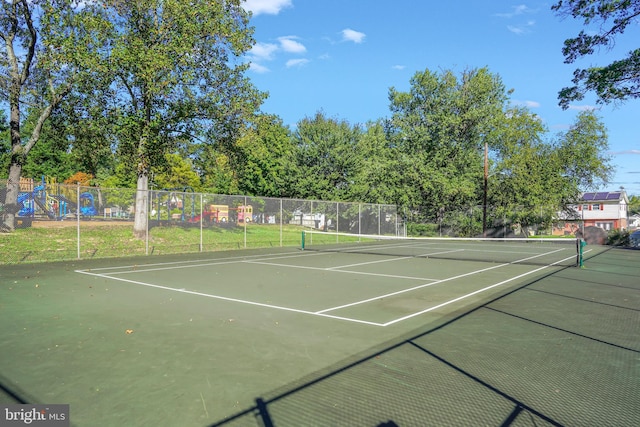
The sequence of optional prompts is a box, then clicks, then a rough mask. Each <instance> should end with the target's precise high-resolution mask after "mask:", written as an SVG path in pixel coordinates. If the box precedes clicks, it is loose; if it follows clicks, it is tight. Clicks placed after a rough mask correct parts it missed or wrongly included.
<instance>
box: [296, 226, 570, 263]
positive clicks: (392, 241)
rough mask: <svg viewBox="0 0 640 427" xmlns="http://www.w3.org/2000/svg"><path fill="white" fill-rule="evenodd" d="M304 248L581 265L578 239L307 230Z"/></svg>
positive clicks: (310, 249) (303, 240)
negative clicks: (409, 235) (408, 235)
mask: <svg viewBox="0 0 640 427" xmlns="http://www.w3.org/2000/svg"><path fill="white" fill-rule="evenodd" d="M301 249H302V250H306V251H323V252H341V253H355V254H373V255H383V256H399V257H407V258H434V259H449V260H462V261H477V262H491V263H499V264H530V265H557V266H578V265H581V244H580V240H579V239H575V238H514V237H512V238H464V237H396V236H376V235H362V234H347V233H325V232H319V231H304V232H303V234H302V245H301Z"/></svg>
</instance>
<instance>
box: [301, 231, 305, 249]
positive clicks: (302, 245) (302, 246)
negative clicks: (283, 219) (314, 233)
mask: <svg viewBox="0 0 640 427" xmlns="http://www.w3.org/2000/svg"><path fill="white" fill-rule="evenodd" d="M304 240H305V231H304V230H302V244H301V246H300V249H302V250H303V251H304Z"/></svg>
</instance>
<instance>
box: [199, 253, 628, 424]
mask: <svg viewBox="0 0 640 427" xmlns="http://www.w3.org/2000/svg"><path fill="white" fill-rule="evenodd" d="M639 277H640V251H632V250H619V249H612V250H609V251H606V252H602V253H600V254H598V255H595V256H594V257H592V258H590V259H587V260H586V263H585V267H584V268H582V269H579V268H565V269H562V270H559V271H556V272H553V273H551V274H548V275H547V276H545V277H542V278H538V279H536V280H535V281H531V282H529V283H527V284H525V285H523V286H520V287H518V288H517V289H512V290H510V291H509V292H505V293H503V294H501V295H499V296H498V297H496V298H493V299H492V300H491V301H488V302H484V303H482V304H481V305H479V306H477V307H475V308H473V309H471V310H469V311H467V312H465V313H463V314H458V315H455V317H450V318H447V319H443V320H442V321H441V322H440V323H438V324H435V325H434V324H431V325H430V326H429V329H428V330H422V331H414V332H412V333H410V334H407V335H405V336H404V337H402V338H399V339H398V340H394V341H393V342H388V343H387V344H385V345H383V346H380V347H377V348H375V349H373V350H371V351H369V352H368V354H366V355H364V356H363V355H362V354H361V355H359V356H357V357H354V358H352V359H350V360H347V361H345V362H343V363H341V364H340V366H334V367H333V368H329V369H327V370H324V371H321V372H316V373H315V374H313V375H310V376H307V377H304V378H302V379H300V380H299V381H296V382H295V383H292V384H289V385H287V386H286V387H283V388H280V389H277V390H274V391H273V392H272V393H269V394H268V395H265V396H262V397H260V398H258V399H256V404H255V406H253V407H251V408H247V409H246V410H244V411H241V412H238V413H237V414H236V415H234V416H231V417H228V418H227V419H225V420H221V421H219V422H217V423H214V424H212V425H211V426H210V427H214V426H225V427H236V426H255V425H265V426H278V427H282V426H302V425H304V426H356V425H357V426H372V427H374V426H378V427H381V426H402V427H405V426H424V425H438V426H443V425H456V426H460V425H469V426H471V425H485V426H586V425H602V426H604V425H611V426H622V425H628V426H631V425H640V399H638V390H639V389H640V369H639V368H638V366H639V365H638V360H640V335H639V334H638V331H639V330H640V283H639V280H638V278H639Z"/></svg>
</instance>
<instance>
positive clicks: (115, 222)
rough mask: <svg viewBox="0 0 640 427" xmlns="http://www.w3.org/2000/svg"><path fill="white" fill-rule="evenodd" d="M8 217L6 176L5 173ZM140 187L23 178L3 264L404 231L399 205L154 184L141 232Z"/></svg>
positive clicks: (0, 257) (0, 251) (0, 201)
mask: <svg viewBox="0 0 640 427" xmlns="http://www.w3.org/2000/svg"><path fill="white" fill-rule="evenodd" d="M0 189H1V191H2V194H0V217H1V219H2V222H3V223H4V222H5V220H6V218H7V217H6V214H7V212H6V209H5V206H4V201H5V195H4V191H6V181H4V182H3V181H0ZM136 194H137V191H136V190H135V189H125V188H99V187H83V186H77V185H63V184H55V183H46V182H42V183H37V182H36V183H34V184H32V185H30V186H28V185H23V186H21V191H20V193H19V196H18V212H17V214H16V217H15V222H14V226H15V230H14V231H13V232H10V233H0V264H13V263H21V262H40V261H63V260H77V259H90V258H106V257H124V256H136V255H159V254H180V253H198V252H209V251H219V250H230V249H248V248H266V247H284V246H299V245H300V240H301V232H302V231H303V230H308V229H315V230H322V231H325V232H327V233H336V232H341V233H344V232H348V233H358V234H383V235H403V234H404V228H403V226H404V225H403V222H402V219H401V217H400V216H399V215H398V211H397V208H396V206H395V205H379V204H366V203H347V202H328V201H314V200H297V199H280V198H268V197H251V196H229V195H220V194H207V193H196V192H191V191H182V190H151V191H147V192H145V194H143V195H142V196H145V199H146V212H145V213H143V215H146V216H147V222H146V226H145V227H144V229H143V230H141V232H138V233H136V236H138V237H134V219H135V211H134V210H135V206H136V204H135V199H136Z"/></svg>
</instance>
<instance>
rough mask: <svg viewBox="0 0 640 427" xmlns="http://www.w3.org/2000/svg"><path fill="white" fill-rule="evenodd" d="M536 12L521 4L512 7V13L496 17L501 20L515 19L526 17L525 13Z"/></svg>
mask: <svg viewBox="0 0 640 427" xmlns="http://www.w3.org/2000/svg"><path fill="white" fill-rule="evenodd" d="M534 12H535V10H533V9H530V8H529V7H527V5H524V4H520V5H518V6H512V10H511V12H507V13H496V16H499V17H501V18H513V17H514V16H518V15H524V14H525V13H534Z"/></svg>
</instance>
